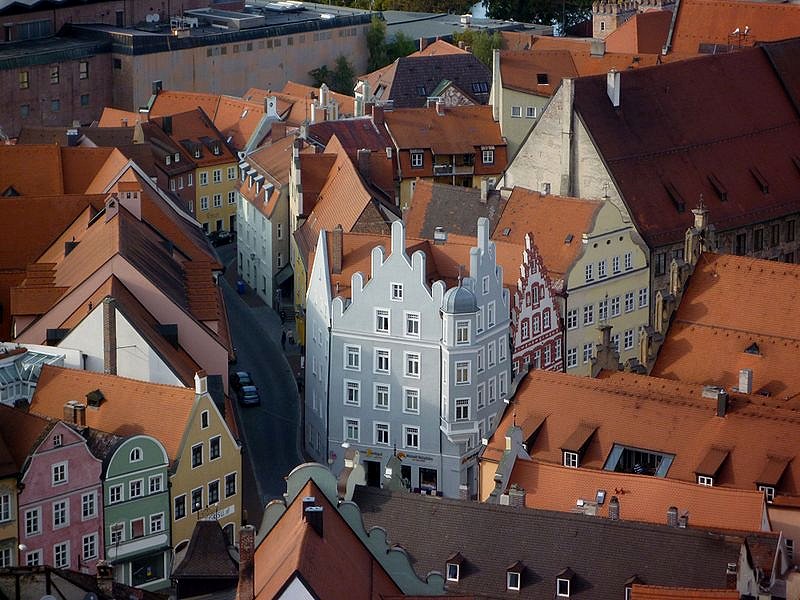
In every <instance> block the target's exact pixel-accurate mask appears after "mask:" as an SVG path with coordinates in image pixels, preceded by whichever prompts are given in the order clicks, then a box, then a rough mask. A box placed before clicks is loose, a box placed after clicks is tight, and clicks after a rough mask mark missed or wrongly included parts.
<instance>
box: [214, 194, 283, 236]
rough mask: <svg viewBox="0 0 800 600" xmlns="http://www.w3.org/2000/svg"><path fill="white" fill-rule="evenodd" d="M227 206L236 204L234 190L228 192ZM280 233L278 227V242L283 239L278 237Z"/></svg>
mask: <svg viewBox="0 0 800 600" xmlns="http://www.w3.org/2000/svg"><path fill="white" fill-rule="evenodd" d="M228 204H236V191H235V190H231V191H230V192H228ZM280 232H281V228H280V225H278V239H279V240H280V239H283V236H281V235H280Z"/></svg>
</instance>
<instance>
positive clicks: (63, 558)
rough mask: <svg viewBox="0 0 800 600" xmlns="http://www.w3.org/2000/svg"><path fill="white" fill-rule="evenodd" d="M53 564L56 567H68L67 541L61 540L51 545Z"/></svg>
mask: <svg viewBox="0 0 800 600" xmlns="http://www.w3.org/2000/svg"><path fill="white" fill-rule="evenodd" d="M53 565H54V566H55V567H56V569H66V568H67V567H69V542H61V543H60V544H56V545H55V546H53Z"/></svg>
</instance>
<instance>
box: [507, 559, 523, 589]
mask: <svg viewBox="0 0 800 600" xmlns="http://www.w3.org/2000/svg"><path fill="white" fill-rule="evenodd" d="M524 570H525V565H523V564H522V563H521V562H520V561H517V562H515V563H514V564H513V565H511V566H510V567H508V568H507V569H506V589H507V590H511V591H519V589H520V588H521V587H522V572H523V571H524Z"/></svg>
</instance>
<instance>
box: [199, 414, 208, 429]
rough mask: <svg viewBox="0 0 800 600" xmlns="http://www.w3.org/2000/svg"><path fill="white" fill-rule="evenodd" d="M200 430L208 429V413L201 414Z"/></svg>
mask: <svg viewBox="0 0 800 600" xmlns="http://www.w3.org/2000/svg"><path fill="white" fill-rule="evenodd" d="M200 429H208V411H207V410H204V411H203V412H201V413H200Z"/></svg>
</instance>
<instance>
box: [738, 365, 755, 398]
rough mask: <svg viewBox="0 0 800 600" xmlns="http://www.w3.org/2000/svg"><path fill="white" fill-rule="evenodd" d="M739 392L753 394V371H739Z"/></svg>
mask: <svg viewBox="0 0 800 600" xmlns="http://www.w3.org/2000/svg"><path fill="white" fill-rule="evenodd" d="M739 392H740V393H742V394H752V393H753V369H739Z"/></svg>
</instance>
